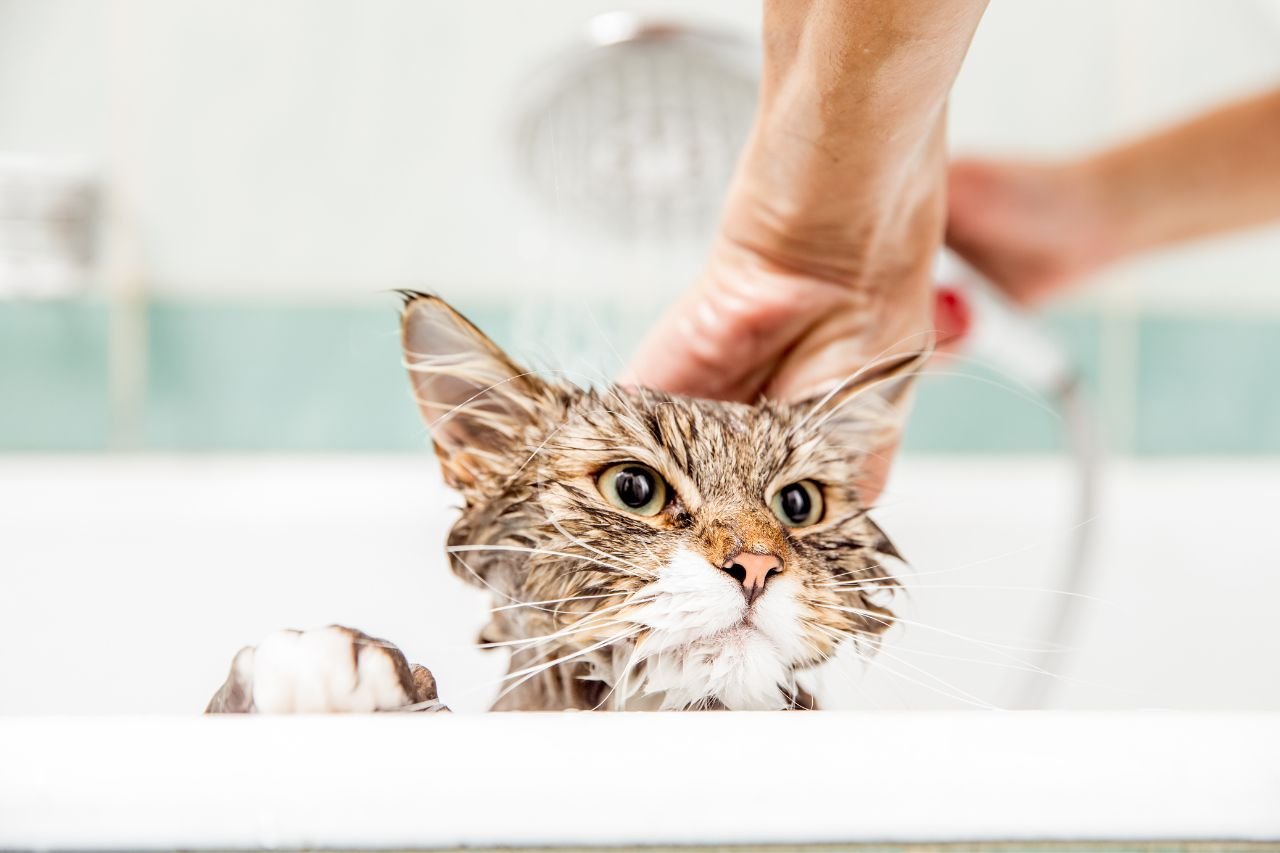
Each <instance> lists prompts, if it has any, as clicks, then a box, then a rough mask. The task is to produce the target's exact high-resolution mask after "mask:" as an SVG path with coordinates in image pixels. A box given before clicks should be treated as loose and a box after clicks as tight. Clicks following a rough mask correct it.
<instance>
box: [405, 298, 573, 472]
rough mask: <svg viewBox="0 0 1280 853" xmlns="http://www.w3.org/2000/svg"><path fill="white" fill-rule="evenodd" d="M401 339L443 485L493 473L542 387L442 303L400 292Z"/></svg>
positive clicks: (545, 391) (544, 397)
mask: <svg viewBox="0 0 1280 853" xmlns="http://www.w3.org/2000/svg"><path fill="white" fill-rule="evenodd" d="M400 328H401V341H402V344H403V349H404V361H405V366H406V367H407V368H408V370H409V378H410V380H411V382H412V385H413V393H414V397H415V398H416V399H417V402H418V409H419V411H420V412H421V414H422V419H423V420H424V421H425V422H426V424H427V428H428V429H430V430H431V440H432V443H433V444H434V445H435V448H436V456H437V457H438V458H439V460H440V467H441V469H442V470H443V471H444V477H445V480H446V481H447V482H448V483H449V485H451V486H453V487H455V488H459V489H465V488H468V487H472V486H475V485H477V484H478V483H480V482H481V481H483V480H485V479H488V478H489V477H491V476H497V475H501V474H502V473H503V472H504V471H506V470H507V469H508V468H509V467H510V459H511V458H512V457H513V454H515V453H517V452H518V451H519V448H520V447H521V446H522V443H521V440H522V436H523V433H524V431H525V429H526V428H527V427H528V426H529V425H531V424H532V423H534V421H535V418H536V417H537V410H538V407H539V406H540V405H543V404H545V403H546V402H547V401H548V399H549V398H550V388H549V387H548V385H547V384H546V383H545V382H543V381H542V380H541V379H539V378H538V377H537V376H535V375H534V374H532V373H531V372H529V371H528V370H525V369H523V368H521V367H520V366H519V365H517V364H516V363H515V362H514V361H512V360H511V359H510V358H509V357H508V356H507V354H506V353H504V352H503V351H502V350H501V349H500V348H499V347H498V345H497V344H495V343H494V342H493V341H491V340H489V338H488V337H487V336H486V335H485V334H484V333H483V332H481V331H480V330H479V329H477V328H476V327H475V325H474V324H472V323H471V321H470V320H468V319H467V318H466V317H463V316H462V315H461V314H459V313H458V312H457V311H455V310H454V309H453V308H451V307H450V306H449V305H448V304H447V303H446V302H445V301H444V300H442V299H439V298H437V297H435V296H429V295H427V294H423V293H406V294H405V305H404V312H403V313H402V315H401V322H400Z"/></svg>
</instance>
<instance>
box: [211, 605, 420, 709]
mask: <svg viewBox="0 0 1280 853" xmlns="http://www.w3.org/2000/svg"><path fill="white" fill-rule="evenodd" d="M442 708H443V706H441V705H440V704H439V701H438V699H437V695H436V683H435V679H434V678H433V677H432V676H431V673H430V672H429V671H428V670H427V668H426V667H423V666H415V667H413V668H412V669H411V668H410V667H409V664H408V663H407V662H406V661H405V658H404V654H402V653H401V651H400V650H399V649H398V648H396V647H395V646H393V645H392V644H391V643H388V642H386V641H385V640H378V639H375V638H373V637H370V636H368V635H367V634H363V633H361V632H359V631H356V630H353V629H351V628H343V627H341V626H339V625H331V626H329V627H328V628H318V629H316V630H313V631H278V632H276V633H274V634H271V635H270V636H268V637H267V638H266V639H265V640H263V641H262V642H261V643H259V644H258V645H257V646H246V647H245V648H243V649H241V650H240V652H239V653H238V654H237V655H236V656H235V659H234V660H233V661H232V662H231V672H230V673H229V674H228V675H227V680H226V682H224V683H223V685H222V687H221V688H219V690H218V692H217V693H216V694H214V697H213V699H212V700H210V702H209V707H208V708H207V709H206V711H207V713H211V714H236V713H241V714H243V713H258V714H326V713H330V714H335V713H337V714H341V713H346V714H359V713H368V712H372V711H400V710H440V709H442Z"/></svg>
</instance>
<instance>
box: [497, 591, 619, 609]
mask: <svg viewBox="0 0 1280 853" xmlns="http://www.w3.org/2000/svg"><path fill="white" fill-rule="evenodd" d="M627 594H628V593H627V592H626V591H625V590H617V591H616V592H602V593H599V594H596V595H570V596H568V597H566V598H548V599H546V600H544V601H525V602H521V603H520V604H504V605H502V606H501V607H491V608H489V612H490V613H501V612H502V611H504V610H517V609H519V608H521V607H541V606H542V605H544V604H568V603H569V602H572V601H587V600H589V599H594V598H616V597H617V596H619V595H627ZM552 612H554V613H564V612H566V611H564V610H559V609H555V610H553V611H552Z"/></svg>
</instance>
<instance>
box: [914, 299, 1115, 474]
mask: <svg viewBox="0 0 1280 853" xmlns="http://www.w3.org/2000/svg"><path fill="white" fill-rule="evenodd" d="M1044 323H1045V327H1046V330H1047V332H1048V334H1049V335H1050V336H1051V337H1052V338H1053V339H1055V340H1056V341H1058V342H1059V343H1060V344H1061V345H1062V346H1063V347H1064V348H1065V349H1066V351H1067V352H1068V353H1069V355H1070V359H1071V361H1072V363H1073V364H1074V365H1076V366H1077V368H1078V369H1079V370H1080V372H1081V375H1082V376H1083V378H1084V382H1085V389H1086V393H1087V394H1090V396H1091V398H1096V396H1097V395H1096V393H1093V392H1094V390H1095V389H1096V388H1097V387H1098V381H1099V377H1100V375H1101V370H1102V365H1101V361H1100V358H1099V340H1100V323H1099V321H1098V318H1097V317H1096V316H1094V315H1092V314H1060V315H1055V316H1051V317H1048V318H1046V320H1045V321H1044ZM930 374H931V375H926V376H925V378H924V379H923V380H922V381H921V383H920V386H919V388H918V393H917V395H916V403H915V409H914V411H913V412H912V415H911V420H910V423H909V424H908V427H907V435H906V440H905V442H904V445H903V446H904V449H905V450H907V451H908V452H917V453H1045V452H1051V451H1057V450H1060V449H1061V448H1063V447H1064V446H1065V441H1066V434H1065V429H1066V425H1065V423H1064V421H1063V419H1062V415H1061V413H1060V411H1059V407H1058V402H1057V401H1056V400H1055V399H1054V398H1053V397H1052V396H1049V395H1046V394H1045V393H1044V392H1043V391H1038V390H1034V389H1030V388H1027V387H1026V386H1024V385H1023V384H1021V383H1020V382H1019V380H1017V379H1016V378H1013V377H1012V376H1010V375H1008V374H1006V373H1005V372H1003V371H1002V370H1001V369H1000V368H999V366H997V365H987V364H974V363H970V362H967V361H966V360H964V359H963V358H960V359H956V360H953V361H951V362H947V363H944V364H941V365H939V366H937V367H934V368H930ZM1091 415H1092V417H1093V418H1094V419H1095V420H1096V421H1097V422H1098V424H1099V425H1098V427H1097V428H1098V429H1100V430H1106V426H1105V419H1104V418H1103V417H1102V413H1099V412H1098V411H1097V410H1096V408H1094V410H1093V411H1092V412H1091Z"/></svg>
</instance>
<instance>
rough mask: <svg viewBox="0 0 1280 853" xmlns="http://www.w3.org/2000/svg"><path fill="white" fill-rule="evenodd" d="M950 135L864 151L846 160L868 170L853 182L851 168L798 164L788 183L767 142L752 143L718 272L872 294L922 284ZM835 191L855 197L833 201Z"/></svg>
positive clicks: (938, 230)
mask: <svg viewBox="0 0 1280 853" xmlns="http://www.w3.org/2000/svg"><path fill="white" fill-rule="evenodd" d="M942 134H943V128H942V123H941V121H939V122H938V123H937V125H936V126H935V127H933V128H931V129H930V132H929V137H928V138H927V139H925V140H921V141H919V142H917V143H915V144H905V143H902V142H901V141H899V142H898V144H897V145H896V146H892V147H890V146H880V145H878V144H872V143H862V142H860V143H859V146H858V147H859V150H858V151H856V152H855V151H851V152H849V153H848V155H847V159H850V160H851V159H858V160H859V161H860V166H859V168H858V169H856V170H853V171H855V174H854V176H853V177H851V176H850V174H849V173H850V171H851V170H850V168H849V166H848V163H847V162H845V163H843V164H841V168H840V170H839V171H838V172H835V171H834V170H832V169H831V168H830V165H829V163H827V162H815V163H811V164H802V165H801V166H799V167H796V166H794V164H793V167H792V168H791V169H790V171H789V173H787V174H785V175H784V176H783V177H785V178H786V180H785V181H784V180H781V179H780V176H779V170H778V169H777V168H776V167H775V166H774V165H772V164H773V162H774V161H773V160H772V159H771V158H770V157H769V150H768V147H767V146H768V143H767V141H761V140H756V139H753V141H752V144H751V146H750V147H749V149H748V151H747V154H746V155H745V156H744V159H743V165H742V168H741V169H740V170H739V173H738V175H737V177H736V179H735V181H734V185H733V186H732V188H731V190H730V194H729V198H728V201H727V203H726V206H725V214H724V218H723V220H722V222H721V227H720V230H719V235H718V240H717V245H718V246H719V247H720V248H719V249H718V250H717V251H716V252H714V253H713V258H712V262H713V264H714V263H723V262H735V263H738V264H743V263H746V264H750V265H753V266H761V267H763V268H764V269H766V270H768V271H770V272H773V273H776V274H780V275H801V276H809V277H812V278H816V279H822V280H824V281H828V282H830V283H833V284H838V285H843V286H846V287H851V288H861V289H869V290H879V289H881V288H886V287H888V288H893V287H897V286H909V285H910V284H912V283H920V282H922V281H923V280H924V279H925V278H927V270H928V269H929V268H930V267H931V266H932V263H933V257H934V254H935V253H936V251H937V249H938V247H939V246H940V244H941V240H942V233H943V226H944V218H945V209H944V196H943V186H944V183H945V150H944V147H943V144H942ZM871 148H874V149H877V150H874V151H872V150H868V149H871ZM890 149H891V150H890ZM824 159H826V158H825V155H824ZM833 184H835V185H836V186H837V187H838V186H840V185H842V184H843V185H847V188H846V189H844V191H835V192H833V190H832V187H833ZM810 196H815V197H819V198H821V200H822V201H821V203H815V202H814V200H813V199H811V198H810ZM726 247H727V248H728V251H726V250H725V249H726Z"/></svg>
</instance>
